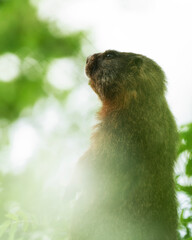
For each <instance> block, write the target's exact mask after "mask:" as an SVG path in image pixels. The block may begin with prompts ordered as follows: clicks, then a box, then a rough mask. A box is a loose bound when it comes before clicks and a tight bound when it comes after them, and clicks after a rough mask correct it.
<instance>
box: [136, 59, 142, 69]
mask: <svg viewBox="0 0 192 240" xmlns="http://www.w3.org/2000/svg"><path fill="white" fill-rule="evenodd" d="M142 63H143V59H142V58H140V57H137V58H136V59H135V65H136V66H137V67H140V66H141V65H142Z"/></svg>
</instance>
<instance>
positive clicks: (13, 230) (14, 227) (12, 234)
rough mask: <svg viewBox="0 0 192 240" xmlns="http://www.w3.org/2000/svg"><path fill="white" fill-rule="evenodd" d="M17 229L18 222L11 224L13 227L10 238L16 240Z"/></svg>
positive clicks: (9, 239)
mask: <svg viewBox="0 0 192 240" xmlns="http://www.w3.org/2000/svg"><path fill="white" fill-rule="evenodd" d="M16 231H17V224H14V223H12V224H11V228H10V230H9V238H8V240H14V237H15V233H16Z"/></svg>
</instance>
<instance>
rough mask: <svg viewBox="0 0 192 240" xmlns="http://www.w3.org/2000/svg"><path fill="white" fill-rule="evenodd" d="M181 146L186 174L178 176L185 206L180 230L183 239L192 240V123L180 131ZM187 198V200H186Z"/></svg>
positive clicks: (178, 186)
mask: <svg viewBox="0 0 192 240" xmlns="http://www.w3.org/2000/svg"><path fill="white" fill-rule="evenodd" d="M180 137H181V145H180V149H179V153H178V155H179V159H181V161H182V162H183V161H184V172H183V174H180V175H178V176H177V190H178V194H181V196H183V199H185V200H184V201H185V202H186V204H185V206H184V207H182V206H179V213H180V219H179V220H180V229H181V230H182V232H183V233H184V234H183V238H182V239H188V240H191V239H192V123H190V124H187V125H184V126H182V127H181V129H180ZM185 197H186V198H185Z"/></svg>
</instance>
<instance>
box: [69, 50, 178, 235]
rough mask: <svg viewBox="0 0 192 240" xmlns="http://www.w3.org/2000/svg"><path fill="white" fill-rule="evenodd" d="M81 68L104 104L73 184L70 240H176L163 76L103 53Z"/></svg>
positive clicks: (146, 65) (145, 64)
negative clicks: (75, 196) (74, 195)
mask: <svg viewBox="0 0 192 240" xmlns="http://www.w3.org/2000/svg"><path fill="white" fill-rule="evenodd" d="M86 73H87V75H88V77H89V79H90V85H91V87H92V89H93V90H94V91H95V92H96V93H97V94H98V96H99V98H100V99H101V101H102V104H103V105H102V108H101V110H100V111H99V113H98V118H99V120H100V122H99V124H98V125H97V126H96V127H95V130H94V133H93V136H92V139H91V146H90V148H89V150H88V151H87V152H86V153H85V154H84V156H83V157H82V158H81V159H80V160H79V162H78V164H77V167H76V173H75V177H74V181H73V185H75V191H76V192H77V193H79V195H78V198H77V200H76V201H75V204H74V209H73V211H74V213H73V217H72V221H71V231H70V239H71V240H176V239H177V209H176V198H175V187H174V179H173V168H174V162H175V159H176V145H177V128H176V125H175V121H174V118H173V116H172V114H171V112H170V110H169V108H168V105H167V102H166V99H165V96H164V93H165V89H166V87H165V83H166V82H165V76H164V73H163V71H162V70H161V68H160V67H159V66H158V65H157V64H156V63H155V62H154V61H152V60H151V59H149V58H147V57H144V56H142V55H138V54H134V53H122V52H117V51H110V50H108V51H106V52H104V53H98V54H94V55H93V56H91V57H89V58H88V60H87V65H86Z"/></svg>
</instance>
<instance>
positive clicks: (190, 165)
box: [185, 157, 192, 177]
mask: <svg viewBox="0 0 192 240" xmlns="http://www.w3.org/2000/svg"><path fill="white" fill-rule="evenodd" d="M185 172H186V174H187V176H189V177H190V176H192V157H190V158H189V159H188V162H187V165H186V170H185Z"/></svg>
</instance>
